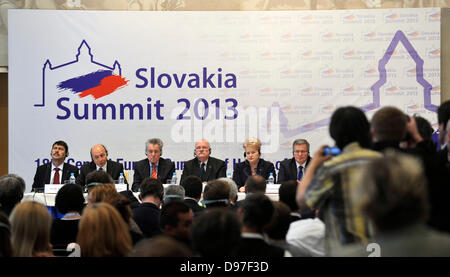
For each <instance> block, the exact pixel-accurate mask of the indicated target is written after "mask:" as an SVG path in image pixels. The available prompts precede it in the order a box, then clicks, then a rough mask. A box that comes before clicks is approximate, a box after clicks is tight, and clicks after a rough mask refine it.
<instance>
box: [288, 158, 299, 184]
mask: <svg viewBox="0 0 450 277" xmlns="http://www.w3.org/2000/svg"><path fill="white" fill-rule="evenodd" d="M289 174H290V175H291V176H290V178H289V179H294V180H297V177H298V172H297V163H296V162H295V159H294V158H292V161H291V169H290V173H289Z"/></svg>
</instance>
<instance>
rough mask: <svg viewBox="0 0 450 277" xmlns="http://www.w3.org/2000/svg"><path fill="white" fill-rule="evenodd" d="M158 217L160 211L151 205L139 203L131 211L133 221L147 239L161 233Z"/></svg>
mask: <svg viewBox="0 0 450 277" xmlns="http://www.w3.org/2000/svg"><path fill="white" fill-rule="evenodd" d="M160 216H161V210H160V209H159V207H157V206H156V205H155V204H153V203H141V204H139V205H138V206H137V207H136V208H134V209H133V219H134V221H135V222H136V224H137V225H138V226H139V228H140V229H141V231H142V233H143V234H144V236H145V237H147V238H149V237H153V236H156V235H159V234H161V233H162V231H161V228H160V226H159V220H160Z"/></svg>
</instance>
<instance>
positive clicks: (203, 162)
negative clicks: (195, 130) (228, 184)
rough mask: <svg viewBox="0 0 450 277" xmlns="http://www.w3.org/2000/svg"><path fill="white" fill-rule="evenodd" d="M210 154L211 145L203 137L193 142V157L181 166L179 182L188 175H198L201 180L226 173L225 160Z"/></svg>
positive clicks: (214, 178) (204, 180) (218, 176)
mask: <svg viewBox="0 0 450 277" xmlns="http://www.w3.org/2000/svg"><path fill="white" fill-rule="evenodd" d="M210 155H211V145H210V144H209V142H208V141H207V140H205V139H201V140H199V141H197V142H196V143H195V149H194V157H195V158H194V159H192V160H189V161H186V162H185V163H184V166H183V174H182V175H181V180H180V184H183V181H184V179H185V178H186V177H188V176H192V175H194V176H197V177H200V179H201V180H202V182H208V181H212V180H216V179H219V178H222V177H225V175H226V166H225V162H224V161H222V160H219V159H216V158H213V157H211V156H210Z"/></svg>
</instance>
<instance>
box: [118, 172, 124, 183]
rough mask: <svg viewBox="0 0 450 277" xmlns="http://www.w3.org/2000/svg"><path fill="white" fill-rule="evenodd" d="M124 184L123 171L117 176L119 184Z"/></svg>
mask: <svg viewBox="0 0 450 277" xmlns="http://www.w3.org/2000/svg"><path fill="white" fill-rule="evenodd" d="M123 184H125V177H123V173H120V176H119V185H123Z"/></svg>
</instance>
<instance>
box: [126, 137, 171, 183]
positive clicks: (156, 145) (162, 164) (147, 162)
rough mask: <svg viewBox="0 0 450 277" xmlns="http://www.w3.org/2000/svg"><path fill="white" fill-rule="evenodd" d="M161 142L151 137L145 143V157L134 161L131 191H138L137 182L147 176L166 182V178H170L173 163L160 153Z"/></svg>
mask: <svg viewBox="0 0 450 277" xmlns="http://www.w3.org/2000/svg"><path fill="white" fill-rule="evenodd" d="M162 148H163V142H162V141H161V140H160V139H159V138H152V139H149V140H147V142H146V143H145V154H146V155H147V158H146V159H143V160H140V161H138V162H135V164H134V180H133V185H132V188H131V189H132V190H133V191H138V189H139V184H140V183H141V182H142V180H144V179H145V178H147V177H152V178H154V179H158V180H159V181H161V183H163V184H166V183H167V180H170V179H172V175H173V173H174V172H175V163H174V162H171V161H169V160H166V159H164V158H161V155H162Z"/></svg>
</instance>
